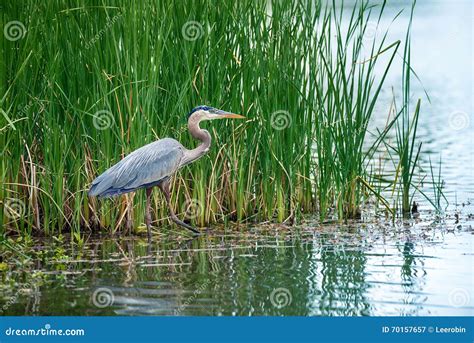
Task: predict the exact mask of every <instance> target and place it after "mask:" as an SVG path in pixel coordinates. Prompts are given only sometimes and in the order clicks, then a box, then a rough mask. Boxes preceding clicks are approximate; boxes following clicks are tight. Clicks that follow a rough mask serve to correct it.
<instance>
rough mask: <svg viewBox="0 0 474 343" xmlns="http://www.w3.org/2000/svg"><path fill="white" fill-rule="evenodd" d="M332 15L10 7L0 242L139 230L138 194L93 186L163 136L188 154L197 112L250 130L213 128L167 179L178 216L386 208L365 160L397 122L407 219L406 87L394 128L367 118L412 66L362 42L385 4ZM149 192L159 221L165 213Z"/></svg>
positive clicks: (191, 4)
mask: <svg viewBox="0 0 474 343" xmlns="http://www.w3.org/2000/svg"><path fill="white" fill-rule="evenodd" d="M270 5H271V6H270ZM334 5H335V4H332V5H331V4H330V5H328V6H323V5H321V4H320V3H319V2H318V1H312V0H308V1H301V2H291V1H271V2H270V3H268V2H267V1H264V0H261V1H230V0H229V1H228V0H226V1H219V2H214V1H209V0H200V1H176V2H166V1H162V2H158V1H140V2H136V3H134V4H133V8H132V7H131V6H130V4H129V2H128V1H123V0H117V1H107V2H99V3H98V5H92V4H91V3H90V2H89V1H84V0H83V1H76V2H74V3H73V4H72V3H70V2H68V1H63V0H57V1H47V2H36V1H32V0H28V1H21V2H19V1H14V2H9V3H8V4H6V5H5V6H4V9H3V15H2V27H5V25H8V24H9V23H11V22H12V21H20V22H21V24H22V25H24V30H23V31H22V28H21V27H20V28H19V29H20V36H19V37H18V36H16V37H13V36H11V37H7V36H6V35H7V34H6V33H5V37H2V39H1V40H0V44H1V45H0V50H1V55H2V60H1V63H0V91H1V92H0V96H1V99H0V107H1V109H2V113H1V115H0V154H1V162H0V174H1V183H0V201H1V203H2V207H3V209H4V210H3V213H2V211H0V223H3V225H2V229H1V230H2V231H1V232H0V233H6V232H16V233H19V234H23V235H29V234H31V233H33V232H34V231H36V232H41V233H45V234H47V235H55V236H57V235H59V234H60V233H61V232H71V233H73V235H72V236H71V237H74V238H75V239H76V240H77V241H78V242H80V241H81V232H82V230H93V229H102V230H108V231H109V232H116V231H117V230H124V229H127V228H128V229H134V228H137V227H139V226H140V224H141V222H142V220H143V214H144V205H145V201H144V194H143V192H138V193H137V194H136V195H127V196H123V197H120V198H117V199H114V200H108V201H97V200H96V199H89V198H88V196H87V192H86V191H87V189H88V186H89V184H90V182H91V181H92V180H93V179H94V177H95V176H97V175H98V174H100V173H101V172H103V171H104V170H105V169H107V168H108V167H110V166H111V165H112V164H114V163H116V162H117V161H118V160H119V159H120V158H122V157H123V156H124V155H126V154H128V153H129V152H131V151H132V150H134V149H136V148H138V147H140V146H142V145H144V144H147V143H149V142H151V141H153V140H156V139H158V138H162V137H166V136H169V137H173V138H176V139H178V140H179V141H181V142H182V143H183V144H184V145H185V146H187V147H189V148H192V147H194V146H195V144H196V142H195V141H193V139H192V138H191V137H190V136H189V135H188V133H187V128H186V113H187V112H188V111H189V110H190V109H191V108H192V107H194V106H196V105H198V104H210V105H212V106H215V107H218V108H222V109H225V110H229V111H233V112H235V113H241V114H243V115H245V116H246V117H248V120H246V121H245V122H244V123H236V122H231V121H228V122H213V123H212V124H210V125H208V126H207V127H208V128H209V130H210V131H211V134H212V136H213V137H214V141H213V144H214V146H213V149H211V151H210V152H209V154H208V155H207V156H206V157H204V158H203V159H202V160H201V161H199V162H196V163H194V164H193V165H191V166H189V167H186V168H185V169H184V170H183V171H182V172H181V173H179V175H177V176H176V178H175V180H174V187H173V190H174V191H173V196H172V202H173V204H175V207H176V212H177V213H178V215H180V216H183V215H184V212H186V204H189V203H190V202H191V201H194V202H197V203H198V204H200V209H202V210H200V211H197V215H196V216H193V217H194V218H193V220H194V221H195V222H196V224H197V225H206V224H209V223H215V222H227V221H229V220H235V221H239V222H242V221H267V220H269V221H277V222H293V221H294V220H297V219H298V216H300V215H301V214H302V213H314V212H316V211H317V213H318V214H319V216H320V218H321V219H324V218H326V217H327V216H328V215H329V214H330V213H332V211H333V210H334V212H335V213H336V215H337V217H338V218H339V219H346V218H354V217H357V216H358V215H359V214H360V205H361V202H362V201H363V200H364V198H365V197H366V196H369V195H374V196H375V197H376V198H377V199H380V200H382V204H385V206H386V207H388V202H387V201H386V200H385V199H383V198H382V197H381V193H380V191H378V190H377V187H374V186H373V183H374V179H373V178H372V174H371V173H369V172H368V169H369V168H368V165H369V162H370V160H371V159H372V157H373V154H374V152H375V151H376V150H377V149H378V147H379V145H382V146H385V145H383V144H381V143H382V141H384V139H385V137H386V135H387V133H388V132H389V131H390V130H391V129H392V127H394V125H395V123H396V125H397V126H396V127H397V130H398V131H397V132H398V135H397V139H398V140H397V143H398V144H399V145H398V146H399V148H398V150H397V154H398V155H399V160H400V166H401V167H400V168H399V169H398V172H397V175H396V176H394V177H395V179H396V178H397V177H399V176H398V175H401V176H400V179H401V180H402V187H403V208H404V209H406V207H405V205H406V203H405V200H406V199H405V194H406V193H408V192H406V191H405V187H406V186H407V185H408V187H409V185H410V183H411V175H412V174H413V173H414V167H415V165H416V162H417V158H418V154H419V150H415V151H416V152H417V153H416V158H413V151H414V150H413V146H414V143H413V139H414V137H415V133H416V123H417V120H418V113H419V105H418V106H417V111H415V117H416V121H414V122H413V124H412V125H411V126H409V127H408V129H407V127H406V122H405V120H406V113H408V110H409V107H408V103H409V99H408V93H404V94H405V95H404V98H403V100H402V101H403V115H401V116H400V118H401V120H402V122H401V123H399V122H398V120H399V116H398V115H397V116H395V118H392V120H391V121H390V123H389V124H388V125H387V126H386V127H385V128H384V129H383V130H382V131H379V133H378V134H377V135H376V137H375V138H373V137H372V136H370V135H368V124H369V121H370V119H371V118H372V114H373V113H374V107H375V105H376V103H377V99H378V96H379V94H380V92H381V89H382V87H383V85H384V80H385V76H386V75H387V73H388V71H389V70H390V69H391V68H392V65H394V63H395V62H396V63H403V64H404V74H405V75H407V77H409V74H410V72H411V69H410V68H409V62H408V66H406V62H405V63H404V62H403V61H401V59H400V58H398V59H396V58H395V57H396V56H397V51H398V48H399V46H400V44H401V43H400V42H398V41H397V42H387V40H386V38H387V36H386V33H385V34H382V35H381V36H380V39H377V40H376V39H373V40H372V41H371V42H368V41H367V39H365V36H367V30H368V28H369V29H370V28H371V26H373V25H374V23H378V22H379V20H380V18H381V16H382V15H383V13H384V8H385V2H384V3H382V4H381V5H380V6H378V7H374V6H371V5H370V6H369V4H368V3H367V2H365V1H359V2H358V3H357V4H356V5H355V6H354V8H353V10H352V13H351V12H349V15H350V18H348V22H349V24H348V25H347V26H346V25H342V22H343V17H344V16H346V15H348V14H347V13H343V9H342V8H337V7H336V6H334ZM344 18H345V17H344ZM374 18H375V19H374ZM344 20H346V19H344ZM13 34H14V32H13V33H12V35H13ZM334 37H335V38H334ZM8 38H9V39H8ZM408 39H409V34H408V35H407V40H408ZM405 43H406V44H407V42H405ZM405 56H407V55H405ZM376 67H377V70H379V69H378V68H379V67H380V68H381V69H382V70H383V73H382V74H380V73H376V72H375V70H376ZM408 90H409V88H408ZM413 125H414V127H415V130H412V128H411V127H413ZM406 130H408V131H406ZM410 137H411V138H410ZM407 142H410V144H408V145H407ZM400 144H401V145H400ZM394 159H396V157H394ZM392 181H393V180H392ZM393 184H394V185H396V184H397V182H396V181H395V182H393ZM154 194H155V197H154V204H153V209H154V214H155V218H156V219H158V225H159V224H161V223H163V220H164V219H160V218H166V217H167V210H166V206H164V199H162V197H161V195H160V194H159V192H155V193H154ZM183 204H185V205H183ZM389 210H390V211H392V209H389Z"/></svg>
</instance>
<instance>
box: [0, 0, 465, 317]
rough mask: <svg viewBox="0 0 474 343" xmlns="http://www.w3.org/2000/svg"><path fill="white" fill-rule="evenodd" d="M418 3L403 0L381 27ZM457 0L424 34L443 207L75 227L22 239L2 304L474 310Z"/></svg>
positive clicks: (426, 14) (194, 309)
mask: <svg viewBox="0 0 474 343" xmlns="http://www.w3.org/2000/svg"><path fill="white" fill-rule="evenodd" d="M409 3H410V2H409V1H390V2H389V4H388V12H389V15H388V16H387V19H386V20H385V21H383V22H382V27H386V26H388V25H389V23H390V21H391V17H390V13H392V14H395V13H397V12H398V10H399V9H400V8H406V9H408V8H409ZM455 3H456V4H455V5H453V2H451V1H449V2H448V1H429V2H428V1H423V2H421V1H420V2H418V5H417V10H416V16H415V20H414V26H413V38H412V39H413V56H412V64H413V67H414V68H415V70H416V71H417V73H418V75H419V76H420V78H421V79H422V82H423V86H422V85H420V84H419V83H417V82H416V81H414V82H413V88H412V90H413V93H414V94H413V97H414V98H417V97H419V96H421V97H422V96H423V87H424V88H425V89H426V90H427V91H428V93H429V94H430V96H431V100H432V101H431V104H430V103H428V102H427V101H426V99H424V100H423V103H422V112H421V117H420V128H419V137H420V139H421V140H423V142H424V151H425V152H426V154H424V155H423V156H422V158H423V163H424V165H425V166H426V163H427V162H428V156H431V158H432V159H433V160H434V161H435V160H437V159H438V157H439V153H442V158H443V176H444V179H445V182H446V185H445V192H446V195H447V197H448V199H449V200H450V203H451V205H450V208H449V211H448V215H447V216H446V217H445V218H444V219H443V220H441V221H439V222H437V221H435V220H434V216H433V214H432V213H430V212H429V204H427V203H426V201H423V199H422V198H419V201H420V202H421V208H422V210H423V211H422V213H421V216H420V218H419V219H417V220H407V221H404V222H397V223H395V224H393V223H391V222H385V221H383V220H381V219H377V218H373V217H372V218H368V219H365V220H364V221H362V222H354V223H351V224H348V225H336V224H327V225H323V226H321V225H319V224H318V223H317V222H315V221H312V220H311V219H309V220H308V221H306V222H305V223H304V224H302V225H299V226H297V227H293V228H285V227H281V226H275V227H270V226H255V227H240V228H236V229H235V233H233V234H228V233H227V234H226V233H225V232H223V231H222V230H220V229H215V230H217V231H215V232H214V233H211V234H209V235H206V236H203V237H199V238H194V239H189V240H186V239H184V238H183V237H180V236H178V235H177V234H176V232H175V233H174V234H173V233H170V234H164V235H163V236H161V237H160V238H157V239H155V241H154V242H153V243H152V244H151V245H148V244H147V242H146V240H144V239H143V238H139V237H135V238H126V237H124V238H114V239H112V238H110V237H89V238H86V243H85V244H84V246H83V247H78V246H77V245H71V244H70V243H69V242H70V239H69V238H68V237H65V238H64V240H63V241H57V240H37V241H35V242H34V243H33V244H27V246H28V248H20V246H21V245H20V244H18V245H16V249H18V250H19V251H20V252H22V253H24V254H25V255H27V256H29V257H30V258H31V259H26V258H25V257H23V258H22V257H18V256H21V255H15V256H16V257H15V258H12V259H8V257H7V259H6V261H8V264H9V266H8V271H3V272H2V274H1V275H2V282H1V283H0V311H1V312H2V314H4V315H25V314H26V315H304V316H306V315H310V316H317V315H325V316H326V315H330V316H342V315H345V316H355V315H357V316H359V315H388V316H391V315H402V316H403V315H456V316H457V315H474V293H473V290H474V273H473V271H474V270H473V265H474V263H473V262H474V261H473V256H474V249H473V235H474V231H473V227H474V216H473V215H472V213H473V205H472V203H473V202H474V201H473V194H474V176H473V170H474V168H473V156H474V152H473V151H474V150H473V149H472V146H473V124H472V123H473V120H472V109H473V103H472V94H473V91H472V73H471V72H469V70H470V69H471V63H472V61H473V60H474V59H473V56H472V31H471V25H472V5H471V3H470V1H468V0H466V1H455ZM407 15H408V11H405V13H404V14H403V15H402V16H401V17H400V18H399V20H398V21H397V23H398V24H393V25H392V26H391V36H390V39H391V40H394V39H397V38H402V37H403V35H404V33H405V28H406V23H407V20H408V19H407V18H408V17H407ZM470 42H471V43H470ZM399 76H400V75H399V72H397V71H394V72H393V73H392V75H390V76H389V78H388V80H387V85H389V86H390V85H393V86H394V87H397V86H399V83H400V78H399ZM390 96H391V94H390V92H385V93H384V94H382V101H381V103H380V104H379V106H378V112H379V114H378V116H376V117H375V118H374V123H373V124H374V125H378V124H379V123H384V121H385V118H386V116H385V113H386V110H387V108H388V105H387V104H388V101H389V98H390ZM453 113H462V114H461V117H460V118H461V119H466V118H467V119H466V120H465V121H464V124H463V123H462V122H461V124H459V122H457V121H453V120H452V119H453ZM454 213H458V214H459V215H460V218H461V222H460V223H456V220H455V217H454ZM161 230H162V231H167V230H168V228H162V229H161Z"/></svg>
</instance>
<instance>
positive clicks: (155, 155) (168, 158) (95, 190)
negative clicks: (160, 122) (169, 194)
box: [89, 138, 184, 197]
mask: <svg viewBox="0 0 474 343" xmlns="http://www.w3.org/2000/svg"><path fill="white" fill-rule="evenodd" d="M183 154H184V148H183V146H182V145H181V144H180V143H179V142H178V141H176V140H174V139H171V138H165V139H160V140H158V141H156V142H153V143H150V144H148V145H145V146H144V147H141V148H140V149H137V150H135V151H134V152H132V153H131V154H129V155H127V156H126V157H125V158H124V159H122V160H121V161H120V162H118V163H117V164H115V165H114V166H112V167H111V168H109V169H107V170H106V171H105V172H104V173H103V174H102V175H100V176H99V177H97V178H96V179H95V180H94V181H93V182H92V187H91V189H90V191H89V194H90V195H93V196H94V195H97V196H102V197H107V196H113V195H118V194H123V193H127V192H131V191H133V190H135V189H138V188H142V187H146V186H148V185H153V184H156V183H158V182H159V181H160V180H163V179H165V178H167V177H170V176H171V175H173V173H174V172H176V170H178V168H179V165H180V161H181V159H182V158H183Z"/></svg>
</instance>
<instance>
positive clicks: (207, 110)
mask: <svg viewBox="0 0 474 343" xmlns="http://www.w3.org/2000/svg"><path fill="white" fill-rule="evenodd" d="M224 118H234V119H244V118H245V117H244V116H241V115H240V114H234V113H231V112H226V111H223V110H219V109H217V108H214V107H211V106H205V105H202V106H197V107H194V108H193V109H192V110H191V112H189V113H188V121H190V120H197V121H201V120H213V119H224Z"/></svg>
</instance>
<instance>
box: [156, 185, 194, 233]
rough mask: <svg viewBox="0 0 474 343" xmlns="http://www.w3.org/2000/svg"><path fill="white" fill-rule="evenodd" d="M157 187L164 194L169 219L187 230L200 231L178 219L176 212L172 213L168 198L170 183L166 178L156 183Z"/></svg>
mask: <svg viewBox="0 0 474 343" xmlns="http://www.w3.org/2000/svg"><path fill="white" fill-rule="evenodd" d="M158 187H160V189H161V191H162V192H163V194H164V195H165V198H166V203H167V204H168V209H169V211H170V217H171V220H172V221H174V222H175V223H176V224H178V225H180V226H182V227H185V228H186V229H188V230H191V231H192V232H194V233H198V234H199V233H200V232H199V231H198V230H196V229H195V228H193V227H192V226H191V225H188V224H186V223H185V222H183V221H181V220H179V218H178V217H177V216H176V214H175V213H174V211H173V207H172V206H171V200H170V183H169V181H168V180H165V181H163V182H162V183H160V184H159V185H158Z"/></svg>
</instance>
